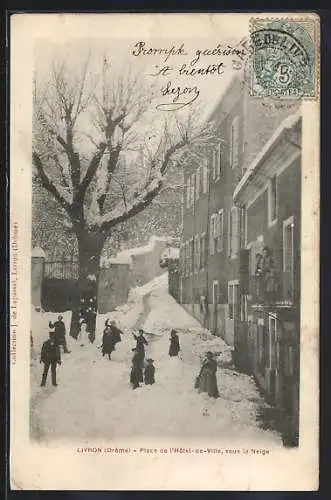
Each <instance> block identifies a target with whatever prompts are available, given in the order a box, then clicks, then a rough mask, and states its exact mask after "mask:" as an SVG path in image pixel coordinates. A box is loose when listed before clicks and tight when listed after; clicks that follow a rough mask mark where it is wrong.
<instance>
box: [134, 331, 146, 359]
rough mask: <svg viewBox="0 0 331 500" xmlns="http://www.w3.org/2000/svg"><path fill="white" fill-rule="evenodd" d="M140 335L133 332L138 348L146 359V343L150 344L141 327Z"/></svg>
mask: <svg viewBox="0 0 331 500" xmlns="http://www.w3.org/2000/svg"><path fill="white" fill-rule="evenodd" d="M138 332H139V335H135V334H134V333H133V334H132V335H133V337H134V339H135V340H136V342H137V345H136V349H137V351H138V352H139V353H140V354H141V357H142V358H143V359H145V345H148V342H147V340H146V339H145V337H144V330H142V329H140V330H139V331H138Z"/></svg>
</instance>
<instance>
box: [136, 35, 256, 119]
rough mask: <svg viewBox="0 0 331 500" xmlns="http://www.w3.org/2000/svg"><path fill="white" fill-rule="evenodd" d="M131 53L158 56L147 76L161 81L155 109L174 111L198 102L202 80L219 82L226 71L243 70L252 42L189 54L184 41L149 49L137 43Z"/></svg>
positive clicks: (149, 47)
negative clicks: (157, 61) (158, 60)
mask: <svg viewBox="0 0 331 500" xmlns="http://www.w3.org/2000/svg"><path fill="white" fill-rule="evenodd" d="M131 54H132V56H133V57H140V58H141V57H145V58H146V57H147V58H152V57H155V56H157V57H158V58H159V59H160V60H161V63H159V64H156V65H154V69H153V70H152V72H151V73H150V76H151V77H155V78H157V79H158V80H161V82H162V84H161V86H160V87H159V92H160V96H162V98H163V97H164V98H165V99H164V102H161V103H158V104H157V106H156V108H157V109H159V110H162V111H177V110H179V109H181V108H183V107H185V106H188V105H190V104H192V103H193V102H194V101H196V100H197V99H198V97H199V96H200V92H201V85H200V84H201V79H205V78H214V79H219V78H222V77H224V75H225V73H226V71H228V70H236V71H239V70H241V69H243V68H244V65H245V63H246V61H247V59H248V57H249V55H250V54H251V42H250V39H249V38H244V39H242V40H240V41H239V42H238V44H228V43H218V44H216V45H215V46H214V47H202V48H196V49H194V50H193V51H191V52H190V51H188V50H187V49H186V47H185V44H184V42H183V43H180V44H178V45H171V46H169V47H152V46H150V45H148V44H147V43H146V42H144V41H138V42H136V43H135V44H134V46H133V48H132V52H131ZM183 78H185V83H184V84H183V83H182V81H183ZM179 80H180V83H179ZM162 101H163V99H162Z"/></svg>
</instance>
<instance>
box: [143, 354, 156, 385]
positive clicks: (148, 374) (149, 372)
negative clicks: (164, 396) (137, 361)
mask: <svg viewBox="0 0 331 500" xmlns="http://www.w3.org/2000/svg"><path fill="white" fill-rule="evenodd" d="M153 363H154V359H150V358H149V359H147V365H146V367H145V371H144V378H145V384H146V385H152V384H154V383H155V366H154V365H153Z"/></svg>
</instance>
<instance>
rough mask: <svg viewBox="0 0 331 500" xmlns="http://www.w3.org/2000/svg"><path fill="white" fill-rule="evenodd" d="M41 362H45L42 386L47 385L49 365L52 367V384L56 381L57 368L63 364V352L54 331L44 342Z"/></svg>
mask: <svg viewBox="0 0 331 500" xmlns="http://www.w3.org/2000/svg"><path fill="white" fill-rule="evenodd" d="M40 363H44V371H43V375H42V379H41V384H40V385H41V387H44V386H45V385H46V380H47V375H48V370H49V367H51V375H52V384H53V385H54V386H56V385H57V383H56V368H57V365H60V364H61V353H60V348H59V345H58V343H57V341H56V337H55V334H54V332H50V333H49V339H48V340H46V341H45V342H44V343H43V346H42V348H41V354H40Z"/></svg>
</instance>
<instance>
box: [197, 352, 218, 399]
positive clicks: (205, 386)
mask: <svg viewBox="0 0 331 500" xmlns="http://www.w3.org/2000/svg"><path fill="white" fill-rule="evenodd" d="M206 358H207V359H206V360H205V361H204V363H203V365H202V367H201V370H200V373H199V375H198V377H197V378H196V381H195V388H196V389H198V391H199V392H206V393H207V394H208V396H210V397H211V398H218V397H219V392H218V387H217V379H216V372H217V363H216V360H215V359H214V355H213V353H212V352H210V351H208V352H207V353H206Z"/></svg>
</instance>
